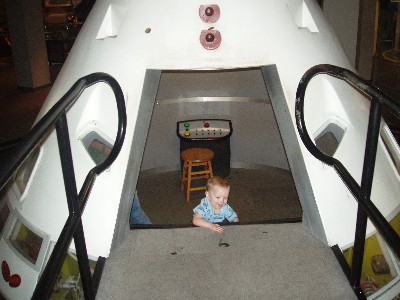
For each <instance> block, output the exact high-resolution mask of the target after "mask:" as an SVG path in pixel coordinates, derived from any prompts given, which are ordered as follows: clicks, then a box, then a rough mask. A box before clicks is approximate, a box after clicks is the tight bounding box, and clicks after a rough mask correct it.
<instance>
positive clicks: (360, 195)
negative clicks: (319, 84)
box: [295, 64, 400, 293]
mask: <svg viewBox="0 0 400 300" xmlns="http://www.w3.org/2000/svg"><path fill="white" fill-rule="evenodd" d="M318 74H326V75H330V76H332V77H336V78H338V79H341V80H343V81H345V82H346V83H348V84H349V85H351V86H352V87H353V88H355V89H356V90H358V91H360V92H361V93H363V94H364V95H366V96H369V97H371V107H370V116H369V124H368V132H367V142H366V149H365V156H364V164H363V174H362V179H361V186H360V185H359V184H358V183H357V181H356V180H355V179H354V178H353V177H352V176H351V174H350V173H349V172H348V171H347V169H346V168H345V167H344V166H343V164H342V163H341V162H340V161H339V160H337V159H335V158H334V157H331V156H329V155H326V154H325V153H323V152H322V151H320V150H319V149H318V148H317V147H316V145H315V144H314V143H313V141H312V140H311V138H310V136H309V134H308V132H307V129H306V124H305V121H304V95H305V91H306V88H307V85H308V83H309V82H310V80H311V79H312V78H313V77H314V76H316V75H318ZM382 106H385V107H386V108H388V109H389V111H390V112H391V113H392V114H393V115H394V116H395V117H397V118H399V119H400V104H399V103H398V102H396V101H394V100H392V99H391V98H390V97H389V96H387V95H386V94H385V93H384V92H382V91H381V90H379V89H378V88H376V87H374V86H372V85H371V84H370V83H369V82H368V81H365V80H364V79H362V78H361V77H359V76H358V75H356V74H354V73H353V72H351V71H349V70H347V69H344V68H340V67H338V66H333V65H326V64H324V65H317V66H314V67H312V68H310V69H309V70H308V71H307V72H306V73H305V74H304V75H303V77H302V78H301V80H300V83H299V85H298V88H297V92H296V104H295V118H296V125H297V129H298V132H299V135H300V138H301V139H302V141H303V143H304V145H305V146H306V148H307V149H308V151H309V152H310V153H311V154H312V155H313V156H314V157H316V158H317V159H318V160H320V161H322V162H323V163H326V164H328V165H329V166H332V167H333V168H334V170H335V171H336V172H337V173H338V175H339V176H340V178H341V179H342V180H343V182H344V183H345V185H346V186H347V188H348V189H349V190H350V192H351V193H352V194H353V196H354V197H355V198H356V200H357V201H358V214H357V225H356V232H355V240H354V251H353V264H352V269H351V272H352V274H351V278H350V284H351V285H352V287H353V289H354V290H355V291H356V293H360V292H361V290H360V289H359V284H360V277H361V268H362V259H363V253H364V243H365V232H366V226H367V218H370V219H371V221H372V223H373V224H374V225H375V227H376V228H377V230H378V231H379V232H380V233H381V235H382V236H383V238H384V239H385V240H386V242H387V243H388V244H389V245H390V246H391V248H392V249H393V251H394V253H395V254H396V255H397V257H399V258H400V238H399V235H398V234H397V233H396V231H395V230H394V229H393V228H392V227H391V226H390V224H389V222H388V221H387V220H386V219H385V217H384V216H383V215H382V214H381V212H380V211H379V209H378V208H377V207H376V206H375V205H374V204H373V202H372V201H371V199H370V194H371V187H372V179H373V173H374V167H375V158H376V149H377V144H378V137H379V128H380V120H381V108H382Z"/></svg>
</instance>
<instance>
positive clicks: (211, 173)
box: [208, 160, 214, 178]
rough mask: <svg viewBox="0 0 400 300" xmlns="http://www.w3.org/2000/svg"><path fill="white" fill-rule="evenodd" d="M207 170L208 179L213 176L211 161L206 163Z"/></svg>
mask: <svg viewBox="0 0 400 300" xmlns="http://www.w3.org/2000/svg"><path fill="white" fill-rule="evenodd" d="M208 170H209V171H210V174H209V177H208V178H211V177H213V176H214V174H213V169H212V165H211V160H209V161H208Z"/></svg>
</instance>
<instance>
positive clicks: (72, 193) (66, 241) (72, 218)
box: [0, 73, 127, 299]
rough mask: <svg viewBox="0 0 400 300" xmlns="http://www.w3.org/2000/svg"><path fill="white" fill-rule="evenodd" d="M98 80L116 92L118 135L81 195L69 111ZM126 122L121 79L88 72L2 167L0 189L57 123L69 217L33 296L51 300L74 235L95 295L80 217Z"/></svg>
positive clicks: (86, 282)
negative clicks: (76, 180) (76, 177)
mask: <svg viewBox="0 0 400 300" xmlns="http://www.w3.org/2000/svg"><path fill="white" fill-rule="evenodd" d="M99 82H104V83H106V84H108V85H109V86H110V87H111V89H112V90H113V92H114V95H115V98H116V102H117V111H118V127H117V134H116V138H115V142H114V146H113V148H112V150H111V153H110V154H109V156H108V157H107V158H106V159H105V160H104V161H103V162H102V163H100V164H99V165H97V166H95V167H94V168H92V169H91V170H90V171H89V173H88V175H87V176H86V179H85V181H84V183H83V185H82V188H81V190H80V192H79V195H78V194H77V190H76V183H75V174H74V169H73V161H72V154H71V145H70V140H69V133H68V125H67V118H66V111H67V110H68V109H69V108H70V107H71V106H72V105H73V104H74V103H75V102H76V101H77V99H78V98H79V96H80V95H81V93H82V92H83V91H84V90H85V89H86V88H88V87H90V86H92V85H94V84H96V83H99ZM126 123H127V118H126V108H125V100H124V96H123V92H122V90H121V87H120V85H119V84H118V82H117V81H116V80H115V79H114V78H113V77H111V76H110V75H108V74H105V73H93V74H90V75H87V76H85V77H82V78H81V79H79V80H78V81H77V82H76V83H75V84H74V85H73V86H72V87H71V88H70V89H69V91H68V92H67V93H66V94H65V95H64V96H63V97H62V98H61V99H60V101H58V102H57V103H56V104H55V105H54V106H53V107H52V108H51V109H50V110H49V111H48V112H47V113H46V115H45V116H43V118H42V119H41V120H40V121H39V122H38V123H37V124H36V125H35V126H34V127H33V128H32V130H31V131H30V132H29V134H28V135H27V136H26V137H25V138H23V139H22V140H21V142H20V143H19V144H18V147H16V148H17V149H16V151H15V152H14V155H13V156H12V157H11V158H10V161H9V163H8V165H7V167H6V168H4V169H2V170H0V189H1V188H3V187H4V185H5V184H6V183H7V181H8V180H9V178H11V176H12V174H13V173H14V172H15V170H16V169H17V168H18V166H19V165H20V164H21V163H22V162H23V161H24V159H25V158H26V157H27V156H28V154H29V153H30V152H31V150H32V149H33V148H34V147H35V146H36V145H37V144H38V143H39V142H40V140H41V139H42V138H43V136H44V135H45V134H46V133H47V132H48V131H49V130H51V129H52V127H53V126H54V125H55V126H56V131H57V140H58V145H59V152H60V158H61V166H62V171H63V177H64V185H65V191H66V195H67V201H68V209H69V216H68V218H67V220H66V222H65V225H64V227H63V229H62V231H61V234H60V236H59V239H58V240H57V243H56V244H55V246H54V249H53V251H52V253H51V256H50V258H49V260H48V263H47V265H46V267H45V269H44V271H43V273H42V275H41V276H40V278H39V281H38V284H37V285H36V289H35V291H34V293H33V296H32V299H48V298H49V297H50V295H51V293H52V289H53V287H54V284H55V283H56V280H57V276H58V274H59V272H60V269H61V266H62V263H63V261H64V258H65V256H66V254H67V251H68V248H69V245H70V243H71V241H72V237H74V241H75V246H76V252H77V257H78V265H79V270H80V273H81V280H82V286H83V291H84V295H85V299H94V298H95V291H94V288H93V282H92V277H91V273H90V269H89V260H88V255H87V250H86V243H85V237H84V234H83V226H82V220H81V216H82V211H83V209H84V207H85V205H86V202H87V199H88V197H89V194H90V191H91V189H92V187H93V184H94V182H95V179H96V177H97V175H99V174H101V173H102V172H103V171H104V170H106V169H107V168H108V167H109V166H110V165H111V164H112V163H113V162H114V161H115V159H116V158H117V157H118V154H119V152H120V151H121V148H122V145H123V142H124V139H125V134H126Z"/></svg>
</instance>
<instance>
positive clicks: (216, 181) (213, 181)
mask: <svg viewBox="0 0 400 300" xmlns="http://www.w3.org/2000/svg"><path fill="white" fill-rule="evenodd" d="M215 186H221V187H225V188H227V187H229V181H228V179H226V178H224V177H221V176H217V175H216V176H213V177H211V178H210V179H208V181H207V187H206V190H207V191H209V190H210V189H212V188H213V187H215Z"/></svg>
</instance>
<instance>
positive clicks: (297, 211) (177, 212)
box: [137, 167, 302, 226]
mask: <svg viewBox="0 0 400 300" xmlns="http://www.w3.org/2000/svg"><path fill="white" fill-rule="evenodd" d="M228 179H229V182H230V185H231V192H230V195H229V201H228V203H229V205H231V206H232V208H233V209H234V210H235V211H236V212H237V214H238V215H239V219H240V223H242V224H252V223H269V222H272V223H273V222H286V221H288V222H295V221H300V220H301V217H302V209H301V206H300V202H299V199H298V196H297V192H296V189H295V185H294V182H293V178H292V176H291V173H290V172H289V171H286V170H282V169H279V168H273V167H270V168H265V169H231V172H230V175H229V177H228ZM180 185H181V173H180V171H171V172H165V173H158V174H154V173H153V174H141V175H140V176H139V180H138V186H137V191H138V196H139V200H140V204H141V207H142V209H143V210H144V211H145V213H146V214H147V216H148V217H149V218H150V220H151V222H152V223H153V224H154V225H166V226H167V225H172V226H174V225H175V226H180V225H183V226H185V225H186V226H190V225H191V219H192V215H193V213H192V210H193V208H194V207H195V206H196V205H198V204H199V203H200V200H201V198H203V197H204V191H196V192H192V193H191V197H190V202H187V201H186V191H181V190H180Z"/></svg>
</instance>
